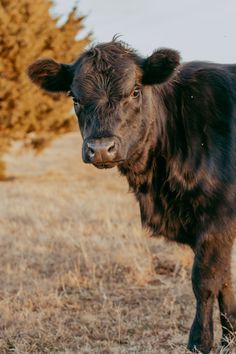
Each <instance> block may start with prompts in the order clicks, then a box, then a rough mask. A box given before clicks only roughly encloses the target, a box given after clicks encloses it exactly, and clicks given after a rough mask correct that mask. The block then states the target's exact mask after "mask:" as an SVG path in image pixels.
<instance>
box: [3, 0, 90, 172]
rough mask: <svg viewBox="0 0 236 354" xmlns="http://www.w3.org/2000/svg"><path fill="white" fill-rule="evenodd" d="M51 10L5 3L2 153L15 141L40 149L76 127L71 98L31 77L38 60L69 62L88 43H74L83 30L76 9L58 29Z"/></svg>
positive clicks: (27, 2)
mask: <svg viewBox="0 0 236 354" xmlns="http://www.w3.org/2000/svg"><path fill="white" fill-rule="evenodd" d="M51 6H52V1H50V0H48V1H47V0H34V1H32V0H10V1H9V0H0V153H2V152H3V151H4V150H5V149H6V148H7V147H8V146H9V144H10V142H11V141H13V140H16V139H24V140H25V142H26V143H27V144H28V145H31V146H32V147H34V148H36V149H41V148H42V147H44V146H45V145H46V144H47V143H48V142H49V141H50V140H51V139H52V138H54V137H55V136H57V135H58V134H61V133H64V132H66V131H69V130H71V129H72V128H73V125H74V120H73V118H72V117H71V102H70V101H69V99H68V100H60V96H59V95H51V96H49V95H48V94H46V93H45V92H41V91H40V90H39V89H38V88H37V87H35V85H32V83H31V82H30V81H29V79H28V77H27V75H26V70H27V66H28V65H29V64H30V63H32V62H33V61H34V60H35V59H37V58H39V57H53V58H55V59H56V60H58V61H60V62H70V61H72V60H74V59H75V57H76V56H78V55H79V53H80V52H81V51H82V49H83V48H84V46H85V45H86V44H87V43H88V42H89V37H86V38H84V39H83V40H80V41H77V40H76V39H75V36H76V35H77V33H78V32H79V31H80V30H81V29H82V27H83V17H78V16H77V15H76V12H77V9H75V8H74V9H73V10H72V11H71V13H70V14H69V17H68V19H67V21H66V22H65V23H64V24H63V25H62V26H60V27H59V26H58V25H57V22H58V18H52V17H51V16H50V15H49V9H50V7H51ZM1 167H2V168H3V166H2V164H1V163H0V169H1ZM0 174H1V172H0Z"/></svg>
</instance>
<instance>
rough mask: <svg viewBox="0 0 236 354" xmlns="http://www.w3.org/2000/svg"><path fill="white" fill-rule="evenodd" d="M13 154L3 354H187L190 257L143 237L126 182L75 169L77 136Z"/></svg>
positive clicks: (111, 174)
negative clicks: (38, 152)
mask: <svg viewBox="0 0 236 354" xmlns="http://www.w3.org/2000/svg"><path fill="white" fill-rule="evenodd" d="M18 150H19V146H18V145H17V146H15V147H14V148H13V149H12V152H11V154H9V155H7V156H6V158H5V161H6V163H7V167H8V169H7V173H8V176H9V177H13V178H12V179H10V178H9V180H8V181H5V182H2V183H1V184H0V196H1V205H0V225H1V229H0V244H1V247H0V318H1V322H0V353H20V354H26V353H65V354H71V353H79V354H80V353H81V354H82V353H83V354H85V353H89V354H90V353H94V354H95V353H99V354H100V353H103V354H105V353H106V354H108V353H114V354H126V353H135V354H136V353H142V354H156V353H158V354H170V353H175V354H183V353H187V352H186V350H185V345H186V342H187V337H188V331H189V328H190V326H191V320H192V318H193V315H194V297H193V294H192V291H191V283H190V269H191V263H192V255H191V252H190V251H189V250H188V249H185V248H183V247H178V246H176V245H173V244H168V243H165V242H163V241H162V240H157V239H151V238H149V237H148V236H147V235H144V234H143V233H142V231H141V227H140V221H139V212H138V206H137V204H136V202H135V200H134V197H133V195H132V194H131V193H128V186H127V183H126V180H125V179H124V178H122V177H120V176H119V175H118V173H117V171H116V170H109V171H106V172H104V171H99V170H96V169H95V168H94V167H91V166H86V165H84V164H82V162H81V157H80V150H81V141H80V139H79V135H78V134H68V135H65V136H64V137H63V138H61V139H59V140H58V141H56V142H54V144H53V145H52V146H51V147H50V148H49V149H48V150H46V151H45V152H44V153H43V154H42V155H40V156H38V157H34V156H33V155H31V154H30V153H29V152H25V153H24V154H23V155H19V154H18V152H17V151H18ZM234 269H235V268H234ZM216 316H217V317H218V313H217V314H216ZM219 337H220V331H219V326H218V327H217V336H216V342H217V341H218V340H219Z"/></svg>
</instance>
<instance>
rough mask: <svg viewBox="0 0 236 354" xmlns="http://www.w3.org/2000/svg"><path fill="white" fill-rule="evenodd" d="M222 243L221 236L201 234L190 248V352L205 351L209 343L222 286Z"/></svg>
mask: <svg viewBox="0 0 236 354" xmlns="http://www.w3.org/2000/svg"><path fill="white" fill-rule="evenodd" d="M226 242H227V241H225V240H224V237H223V235H221V237H217V235H214V236H212V235H205V237H204V238H203V240H201V241H200V243H199V244H198V245H197V247H196V249H195V250H194V251H195V260H194V265H193V270H192V285H193V291H194V294H195V297H196V301H197V304H196V315H195V319H194V321H193V324H192V328H191V331H190V336H189V343H188V349H189V350H191V351H195V350H196V351H197V350H198V351H200V352H201V353H204V354H208V353H209V352H210V350H211V348H212V345H213V305H214V301H215V298H216V297H217V296H218V294H219V291H220V289H222V283H223V280H222V273H223V272H224V269H225V266H228V259H227V257H229V252H228V251H227V250H226V249H225V243H226Z"/></svg>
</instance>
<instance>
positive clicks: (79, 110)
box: [28, 40, 179, 168]
mask: <svg viewBox="0 0 236 354" xmlns="http://www.w3.org/2000/svg"><path fill="white" fill-rule="evenodd" d="M178 64H179V54H178V52H176V51H174V50H171V49H159V50H157V51H156V52H154V53H153V54H152V55H151V56H150V57H148V58H147V59H142V58H141V57H139V56H138V55H137V54H136V52H135V51H133V50H132V49H130V48H129V47H128V46H127V45H125V44H123V43H122V42H119V41H116V40H114V41H112V42H109V43H105V44H100V45H97V46H95V47H92V48H91V49H89V50H87V51H86V52H84V53H83V54H82V55H81V56H80V57H79V58H78V60H76V61H75V62H74V63H72V64H60V63H57V62H55V61H54V60H52V59H39V60H37V61H36V62H34V63H33V64H31V65H30V67H29V69H28V75H29V77H30V78H31V80H32V81H33V82H34V83H36V84H37V85H39V86H40V87H41V88H43V89H45V90H47V91H51V92H67V93H68V94H69V95H70V96H71V97H72V99H73V102H74V109H75V113H76V115H77V117H78V123H79V126H80V131H81V134H82V137H83V149H82V155H83V160H84V162H86V163H93V164H94V165H95V166H96V167H99V168H107V167H113V166H115V165H118V164H122V163H125V162H127V161H131V160H132V159H133V160H135V155H137V154H142V149H143V148H142V145H143V144H145V141H146V140H148V135H149V134H150V130H151V129H153V126H152V121H153V120H154V114H153V109H154V106H155V104H156V103H155V102H154V100H153V95H154V94H155V93H154V92H155V90H156V89H155V87H156V85H159V84H162V83H164V82H165V81H167V80H168V79H169V78H170V77H171V75H172V74H173V72H174V69H175V67H176V66H177V65H178ZM140 147H141V148H140Z"/></svg>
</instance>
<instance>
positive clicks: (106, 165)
mask: <svg viewBox="0 0 236 354" xmlns="http://www.w3.org/2000/svg"><path fill="white" fill-rule="evenodd" d="M122 162H124V160H119V161H105V162H94V163H93V165H94V166H95V167H97V168H99V169H106V168H113V167H115V166H118V165H120V164H121V163H122Z"/></svg>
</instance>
